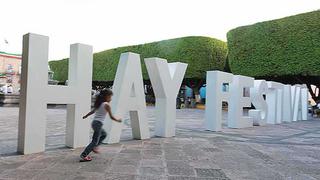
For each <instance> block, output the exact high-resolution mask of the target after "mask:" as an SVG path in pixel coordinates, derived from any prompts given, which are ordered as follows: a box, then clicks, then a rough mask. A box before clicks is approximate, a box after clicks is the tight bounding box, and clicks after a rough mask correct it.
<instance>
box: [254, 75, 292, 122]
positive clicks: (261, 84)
mask: <svg viewBox="0 0 320 180" xmlns="http://www.w3.org/2000/svg"><path fill="white" fill-rule="evenodd" d="M267 91H268V85H267V82H266V81H265V80H255V81H254V87H253V88H250V98H251V101H252V104H253V106H254V107H255V108H256V109H252V110H249V116H250V117H252V118H253V125H258V126H263V125H265V124H266V123H267V114H268V105H267V102H266V101H265V99H264V98H263V95H266V93H267ZM290 98H291V97H290Z"/></svg>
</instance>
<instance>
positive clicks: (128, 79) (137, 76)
mask: <svg viewBox="0 0 320 180" xmlns="http://www.w3.org/2000/svg"><path fill="white" fill-rule="evenodd" d="M113 93H114V97H113V100H112V101H111V106H112V111H113V112H114V114H115V116H118V117H123V116H124V115H125V113H126V112H128V111H129V115H130V120H131V128H132V136H133V138H134V139H149V138H150V131H149V126H148V120H147V114H146V101H145V94H144V88H143V79H142V71H141V62H140V55H139V54H135V53H131V52H128V53H122V54H121V57H120V61H119V65H118V68H117V73H116V77H115V80H114V84H113ZM105 127H106V129H107V132H108V137H107V140H106V142H107V143H109V144H112V143H118V142H119V141H120V136H121V131H122V127H123V125H122V123H118V122H114V121H111V120H110V118H109V117H108V120H107V121H106V123H105Z"/></svg>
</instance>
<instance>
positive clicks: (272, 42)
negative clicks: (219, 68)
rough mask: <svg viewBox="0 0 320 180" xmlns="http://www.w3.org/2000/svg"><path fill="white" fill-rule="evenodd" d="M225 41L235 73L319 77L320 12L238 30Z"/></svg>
mask: <svg viewBox="0 0 320 180" xmlns="http://www.w3.org/2000/svg"><path fill="white" fill-rule="evenodd" d="M227 39H228V49H229V54H228V58H229V65H230V68H231V71H232V72H233V73H235V74H242V75H248V76H256V77H257V76H283V75H302V76H319V75H320V10H318V11H313V12H309V13H304V14H299V15H295V16H290V17H285V18H282V19H277V20H272V21H267V22H261V23H257V24H253V25H249V26H243V27H238V28H236V29H233V30H231V31H229V32H228V34H227Z"/></svg>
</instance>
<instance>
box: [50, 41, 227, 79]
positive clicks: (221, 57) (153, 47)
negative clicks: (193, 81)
mask: <svg viewBox="0 0 320 180" xmlns="http://www.w3.org/2000/svg"><path fill="white" fill-rule="evenodd" d="M124 52H134V53H138V54H140V56H141V62H142V71H143V77H144V79H148V75H147V71H146V68H145V64H144V58H148V57H160V58H164V59H167V60H168V61H169V62H176V61H179V62H185V63H188V64H189V65H188V69H187V73H186V76H185V78H201V79H202V78H205V76H206V71H208V70H223V68H224V67H225V59H226V55H227V45H226V43H225V42H223V41H220V40H217V39H213V38H209V37H196V36H194V37H183V38H177V39H170V40H164V41H159V42H153V43H148V44H141V45H135V46H127V47H120V48H115V49H110V50H106V51H102V52H99V53H95V54H94V56H93V60H94V61H93V81H113V80H114V77H115V74H116V70H117V66H118V62H119V58H120V54H121V53H124ZM49 64H50V67H51V70H52V71H53V72H54V73H55V74H54V79H56V80H59V81H65V80H66V79H67V73H68V66H67V64H68V62H67V59H63V60H60V61H51V62H50V63H49Z"/></svg>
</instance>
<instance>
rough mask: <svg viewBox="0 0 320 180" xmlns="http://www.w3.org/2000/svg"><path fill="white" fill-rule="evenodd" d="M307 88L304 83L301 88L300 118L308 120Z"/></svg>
mask: <svg viewBox="0 0 320 180" xmlns="http://www.w3.org/2000/svg"><path fill="white" fill-rule="evenodd" d="M308 95H309V92H308V88H307V86H306V85H305V84H304V85H303V87H302V89H301V113H302V115H301V118H302V119H301V120H308Z"/></svg>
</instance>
